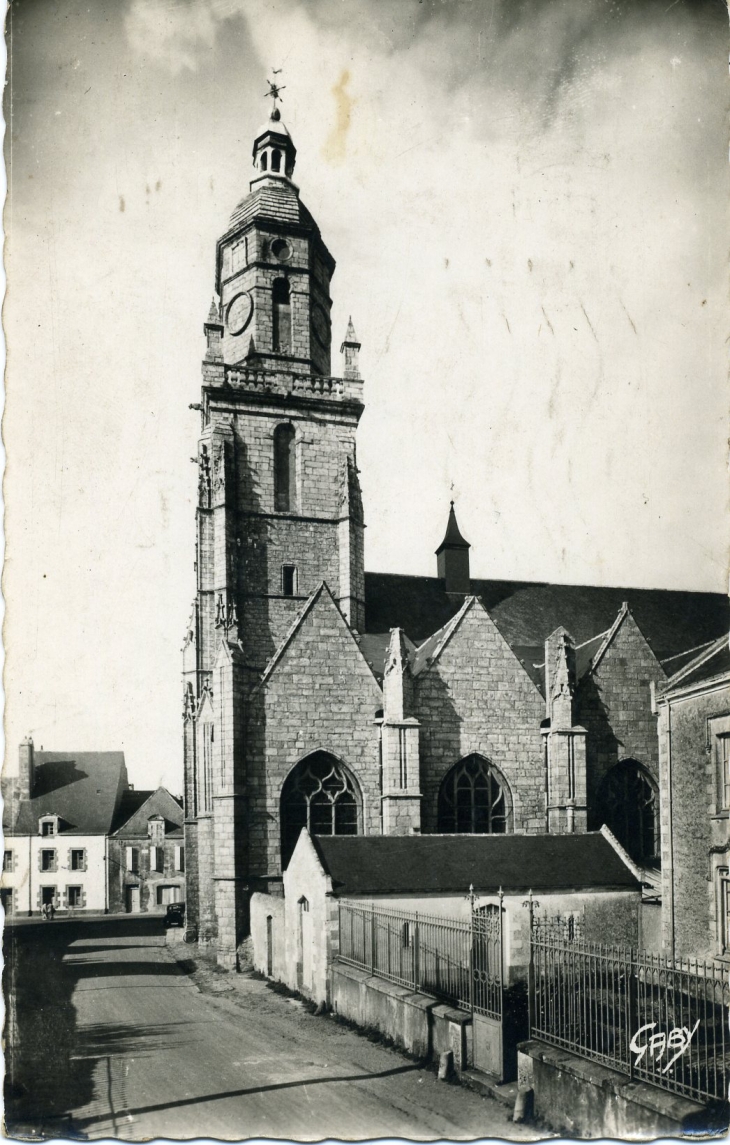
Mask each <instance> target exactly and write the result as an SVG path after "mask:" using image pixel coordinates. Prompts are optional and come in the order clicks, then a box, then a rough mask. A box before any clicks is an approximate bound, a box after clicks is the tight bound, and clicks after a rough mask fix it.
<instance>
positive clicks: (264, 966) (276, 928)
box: [251, 892, 289, 982]
mask: <svg viewBox="0 0 730 1145" xmlns="http://www.w3.org/2000/svg"><path fill="white" fill-rule="evenodd" d="M269 920H271V921H270V922H269ZM285 928H286V918H285V906H284V899H283V898H281V897H280V896H277V895H269V894H261V893H259V892H257V893H256V894H253V895H252V896H251V940H252V943H251V944H252V947H253V964H254V968H255V969H256V970H258V971H259V972H260V973H261V974H265V975H266V977H267V978H273V979H275V980H276V981H277V982H288V981H289V974H288V973H287V966H286V929H285Z"/></svg>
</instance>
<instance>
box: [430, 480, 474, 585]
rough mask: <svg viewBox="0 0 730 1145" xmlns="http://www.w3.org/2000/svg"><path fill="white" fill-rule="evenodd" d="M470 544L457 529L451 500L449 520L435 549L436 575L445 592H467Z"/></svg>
mask: <svg viewBox="0 0 730 1145" xmlns="http://www.w3.org/2000/svg"><path fill="white" fill-rule="evenodd" d="M470 548H471V545H470V544H469V542H468V541H465V540H464V538H463V537H462V535H461V532H460V530H459V526H458V524H457V521H456V513H455V512H454V502H453V501H452V502H451V508H450V510H449V520H448V523H447V525H446V534H445V536H444V539H443V541H442V542H441V544H440V545H439V547H438V548H437V549H436V561H437V565H436V567H437V576H438V577H439V579H440V580H442V581H443V582H444V588H445V589H446V591H447V592H455V593H463V594H464V595H466V594H467V593H468V592H469V589H470V587H471V583H470V580H469V549H470Z"/></svg>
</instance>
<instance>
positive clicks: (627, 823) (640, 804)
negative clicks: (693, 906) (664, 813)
mask: <svg viewBox="0 0 730 1145" xmlns="http://www.w3.org/2000/svg"><path fill="white" fill-rule="evenodd" d="M596 818H597V820H598V822H599V823H601V824H603V823H605V824H606V826H607V827H608V828H609V829H610V830H611V831H613V833H614V835H615V836H616V838H617V839H618V841H619V843H620V844H621V846H622V847H625V848H626V850H627V851H628V852H629V854H630V855H631V857H632V859H635V860H636V862H637V863H653V862H655V861H656V859H657V858H658V846H659V795H658V792H657V786H656V783H655V782H654V780H653V779H652V777H651V776H650V774H649V772H648V771H647V770H646V768H645V767H644V766H643V765H642V764H640V763H638V762H637V760H635V759H622V760H621V762H620V763H617V764H616V765H615V766H614V767H612V768H611V770H610V771H609V772H607V774H606V775H605V776H604V779H603V782H602V783H601V787H600V790H599V793H598V808H597V816H596Z"/></svg>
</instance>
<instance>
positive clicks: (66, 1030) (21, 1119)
mask: <svg viewBox="0 0 730 1145" xmlns="http://www.w3.org/2000/svg"><path fill="white" fill-rule="evenodd" d="M163 933H164V932H163V928H162V921H161V919H160V918H157V917H153V918H147V919H141V918H139V919H137V918H135V919H127V918H119V919H100V920H98V921H86V922H83V921H78V920H74V921H65V920H59V921H57V922H51V923H48V924H47V925H44V926H37V925H19V924H15V925H11V926H8V927H6V929H5V932H4V935H3V953H4V956H5V972H4V975H3V991H4V996H5V1005H6V1011H5V1012H6V1015H8V1018H7V1020H6V1050H5V1053H6V1075H5V1125H6V1132H7V1133H8V1134H9V1135H11V1136H35V1137H54V1136H79V1135H80V1134H79V1133H78V1131H75V1129H76V1128H77V1127H75V1126H73V1125H72V1124H71V1122H70V1112H69V1111H70V1110H72V1109H77V1108H79V1106H83V1105H84V1104H86V1103H87V1102H89V1101H91V1100H92V1098H93V1097H94V1071H95V1068H96V1065H97V1063H98V1062H99V1061H100V1060H101V1059H103V1058H107V1059H109V1058H110V1057H114V1056H116V1055H118V1054H122V1053H125V1052H129V1051H133V1052H134V1053H137V1054H142V1053H149V1052H151V1050H152V1048H153V1047H154V1046H155V1045H156V1044H157V1043H158V1042H159V1041H161V1040H162V1039H164V1038H166V1037H167V1038H169V1037H170V1036H171V1033H172V1034H174V1036H175V1038H176V1039H179V1038H180V1034H181V1031H180V1030H179V1028H175V1029H173V1026H170V1027H169V1028H168V1029H166V1028H165V1027H161V1026H159V1025H155V1026H153V1027H152V1026H151V1027H145V1026H138V1027H136V1028H135V1030H134V1031H133V1034H130V1031H129V1028H128V1027H122V1026H108V1025H104V1026H103V1027H102V1026H90V1027H85V1028H84V1029H83V1030H79V1028H78V1025H77V1020H76V1008H75V1006H74V1005H73V1003H72V1001H71V999H72V996H73V993H74V990H75V989H76V987H77V986H78V985H79V983H82V982H83V981H84V980H86V979H88V980H93V979H101V980H106V979H108V978H109V977H121V976H122V975H128V976H129V975H134V976H140V975H143V974H148V975H154V976H155V977H157V976H159V975H165V976H176V977H180V976H181V974H180V971H179V970H178V968H177V966H175V965H173V964H170V963H168V962H164V961H162V960H160V961H152V960H150V961H149V962H143V961H128V960H127V959H126V958H125V956H124V953H125V951H128V950H129V948H130V946H129V939H130V938H135V937H137V938H143V937H144V938H148V939H149V938H152V937H154V936H156V935H160V936H162V935H163ZM86 942H93V943H94V944H95V945H93V946H91V945H90V946H86V945H84V943H86ZM77 943H78V945H75V944H77ZM138 945H141V944H138ZM147 949H151V948H150V947H147ZM152 949H154V948H152ZM117 951H118V953H117ZM90 988H91V989H96V987H90ZM101 988H106V987H104V986H102V987H101ZM173 1025H174V1026H175V1027H179V1025H180V1024H179V1023H174V1024H173Z"/></svg>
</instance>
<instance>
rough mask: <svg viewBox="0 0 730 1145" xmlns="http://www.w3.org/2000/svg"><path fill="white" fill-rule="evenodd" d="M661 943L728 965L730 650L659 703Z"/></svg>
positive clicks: (691, 668) (704, 662)
mask: <svg viewBox="0 0 730 1145" xmlns="http://www.w3.org/2000/svg"><path fill="white" fill-rule="evenodd" d="M657 709H658V714H659V750H660V773H661V806H662V831H661V836H662V937H663V945H664V949H665V950H666V951H667V953H669V954H671V955H672V956H673V957H677V958H688V957H700V958H720V959H723V960H730V647H729V646H728V638H727V636H723V637H721V638H720V639H719V640H716V641H714V642H713V643H712V644H710V645H709V646H708V647H707V648H705V649H703V650H702V651H701V652H700V653H699V655H697V656H696V657H694V658H693V659H691V660H690V662H689V663H688V664H686V665H685V666H684V667H683V668H682V669H680V670H679V671H678V672H677V673H675V674H674V675H673V676H672V677H671V679H670V680H669V681H668V682H667V684H666V686H665V688H664V689H663V691H662V692H661V693H660V694H659V695H658V699H657Z"/></svg>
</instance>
